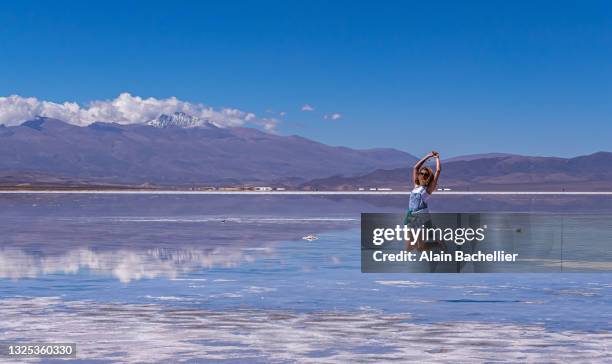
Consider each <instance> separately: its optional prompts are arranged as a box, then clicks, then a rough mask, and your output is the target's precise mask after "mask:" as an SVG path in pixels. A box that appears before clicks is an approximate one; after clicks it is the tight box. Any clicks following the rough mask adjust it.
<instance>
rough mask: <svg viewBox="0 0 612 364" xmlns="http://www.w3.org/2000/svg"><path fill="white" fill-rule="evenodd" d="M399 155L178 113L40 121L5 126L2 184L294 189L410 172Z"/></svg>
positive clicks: (0, 139)
mask: <svg viewBox="0 0 612 364" xmlns="http://www.w3.org/2000/svg"><path fill="white" fill-rule="evenodd" d="M415 160H416V158H415V157H414V156H412V155H410V154H408V153H405V152H401V151H398V150H395V149H368V150H356V149H350V148H345V147H332V146H328V145H325V144H322V143H318V142H315V141H312V140H309V139H306V138H302V137H299V136H280V135H275V134H271V133H266V132H262V131H259V130H257V129H253V128H243V127H237V128H220V127H217V126H216V125H214V123H211V122H209V121H207V120H200V119H197V118H193V117H190V116H189V115H186V114H182V113H177V114H174V115H162V116H160V117H159V118H158V119H156V120H152V121H150V122H148V123H146V124H138V125H135V124H133V125H120V124H116V123H102V122H97V123H93V124H91V125H89V126H87V127H79V126H75V125H72V124H68V123H66V122H63V121H61V120H57V119H50V118H44V117H39V118H36V119H33V120H29V121H26V122H24V123H22V124H21V125H19V126H12V127H6V126H3V125H0V184H2V185H15V184H20V183H31V184H61V185H80V184H123V185H141V184H151V185H162V186H192V185H231V184H250V183H252V184H255V183H257V184H261V183H266V184H267V183H276V184H285V185H288V186H294V185H297V184H300V183H303V182H305V181H308V180H310V179H313V178H320V177H327V176H330V175H335V174H342V175H346V176H355V175H358V174H364V173H367V172H370V171H373V170H376V169H380V168H397V167H401V166H406V165H411V164H413V163H414V162H415Z"/></svg>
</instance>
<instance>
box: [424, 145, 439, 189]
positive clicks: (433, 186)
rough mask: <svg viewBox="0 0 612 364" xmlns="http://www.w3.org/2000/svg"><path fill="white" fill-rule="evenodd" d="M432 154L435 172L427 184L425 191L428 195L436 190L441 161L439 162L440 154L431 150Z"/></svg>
mask: <svg viewBox="0 0 612 364" xmlns="http://www.w3.org/2000/svg"><path fill="white" fill-rule="evenodd" d="M432 153H433V156H434V157H435V158H436V172H435V173H434V175H433V179H432V180H431V183H430V184H429V186H427V193H429V194H430V195H431V194H432V193H433V192H434V191H435V190H436V187H437V186H438V178H440V171H442V163H440V154H439V153H438V152H432Z"/></svg>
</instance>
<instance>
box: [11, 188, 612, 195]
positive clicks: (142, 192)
mask: <svg viewBox="0 0 612 364" xmlns="http://www.w3.org/2000/svg"><path fill="white" fill-rule="evenodd" d="M0 194H4V195H12V194H118V195H119V194H120V195H410V191H190V190H137V189H117V190H112V189H101V190H94V189H88V190H84V189H46V190H42V189H41V190H29V189H25V190H18V189H5V190H1V189H0ZM435 194H436V195H562V196H563V195H587V196H612V191H436V192H435Z"/></svg>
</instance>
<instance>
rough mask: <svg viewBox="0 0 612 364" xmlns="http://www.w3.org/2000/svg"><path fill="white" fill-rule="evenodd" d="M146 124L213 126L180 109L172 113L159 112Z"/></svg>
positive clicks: (155, 125) (164, 126)
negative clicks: (159, 113) (155, 117)
mask: <svg viewBox="0 0 612 364" xmlns="http://www.w3.org/2000/svg"><path fill="white" fill-rule="evenodd" d="M147 125H151V126H154V127H156V128H167V127H170V126H177V127H180V128H202V127H204V128H210V127H215V125H214V124H213V123H211V122H210V121H208V120H204V119H200V118H198V117H195V116H191V115H189V114H186V113H184V112H180V111H178V112H175V113H173V114H172V115H168V114H161V115H160V116H158V117H157V119H153V120H151V121H149V122H147Z"/></svg>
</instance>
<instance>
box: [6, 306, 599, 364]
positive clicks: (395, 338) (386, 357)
mask: <svg viewBox="0 0 612 364" xmlns="http://www.w3.org/2000/svg"><path fill="white" fill-rule="evenodd" d="M166 298H167V297H166ZM161 301H164V299H161ZM166 301H167V299H166ZM0 305H1V306H2V310H0V333H1V334H0V338H1V339H2V340H3V341H7V342H23V341H26V342H47V341H49V338H61V339H62V340H63V341H65V342H74V343H77V345H78V356H79V359H80V360H85V361H93V360H103V359H107V360H108V359H111V358H112V359H115V360H117V361H120V362H122V363H143V362H144V363H167V362H200V361H203V360H206V361H231V362H243V361H245V362H246V361H253V358H257V361H262V362H270V361H274V362H326V363H349V362H355V361H361V362H373V363H377V362H386V361H397V359H398V358H411V357H418V358H420V360H421V361H423V362H440V363H442V362H452V361H456V360H457V358H461V361H462V362H488V361H498V360H499V359H500V358H503V359H504V360H506V361H508V362H573V361H578V362H609V361H610V359H611V357H610V352H609V345H610V334H609V333H608V332H580V331H547V330H546V329H545V328H544V327H543V326H539V325H519V324H509V323H496V322H478V321H471V322H468V321H464V322H441V323H428V324H418V323H414V322H411V321H410V316H409V315H407V314H386V313H380V312H378V311H374V310H368V309H364V310H358V311H350V312H348V311H333V312H306V313H297V312H291V311H283V310H264V309H238V310H226V311H212V310H204V309H198V308H182V307H173V306H165V305H162V304H131V303H102V302H93V301H63V300H61V299H59V298H10V299H2V300H0ZM119 328H120V329H119ZM423 338H430V339H432V340H423ZM415 343H418V344H415Z"/></svg>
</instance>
